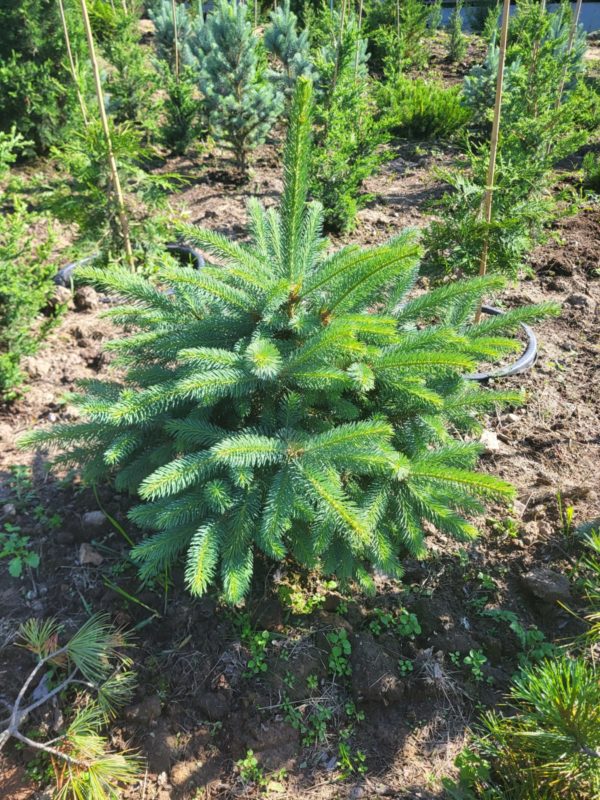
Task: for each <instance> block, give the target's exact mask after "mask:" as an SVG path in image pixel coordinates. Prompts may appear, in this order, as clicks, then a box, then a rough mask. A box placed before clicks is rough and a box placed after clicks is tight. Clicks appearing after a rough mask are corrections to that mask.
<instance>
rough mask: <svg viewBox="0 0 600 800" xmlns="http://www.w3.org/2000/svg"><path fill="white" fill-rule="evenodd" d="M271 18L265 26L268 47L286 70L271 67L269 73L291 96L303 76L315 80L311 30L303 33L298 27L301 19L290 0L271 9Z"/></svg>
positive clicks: (287, 95)
mask: <svg viewBox="0 0 600 800" xmlns="http://www.w3.org/2000/svg"><path fill="white" fill-rule="evenodd" d="M270 18H271V21H270V23H269V25H268V26H267V27H266V29H265V47H266V48H267V50H268V52H269V53H271V55H273V56H274V57H275V58H276V59H277V61H278V62H279V64H281V66H282V67H283V72H279V71H272V72H271V75H270V77H271V80H272V81H273V82H274V83H275V85H276V86H277V87H278V88H279V89H280V90H281V91H282V92H283V93H284V94H285V96H286V98H287V99H290V98H291V97H292V94H293V92H294V87H295V85H296V80H297V79H298V78H299V77H300V76H305V77H307V78H311V79H313V80H314V78H315V77H316V73H315V69H314V66H313V63H312V60H311V57H310V52H309V50H310V48H309V41H308V30H306V29H305V30H303V31H302V33H298V31H297V30H296V23H297V21H298V20H297V17H296V15H295V14H294V12H293V11H291V9H290V0H284V4H283V6H278V7H277V8H275V9H274V10H273V11H271V12H270Z"/></svg>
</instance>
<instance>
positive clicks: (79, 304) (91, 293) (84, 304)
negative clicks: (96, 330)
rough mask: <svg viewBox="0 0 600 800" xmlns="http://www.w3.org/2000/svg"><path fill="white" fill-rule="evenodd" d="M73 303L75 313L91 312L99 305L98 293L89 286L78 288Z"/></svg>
mask: <svg viewBox="0 0 600 800" xmlns="http://www.w3.org/2000/svg"><path fill="white" fill-rule="evenodd" d="M73 302H74V303H75V308H76V309H77V311H93V310H94V309H95V308H98V306H99V305H100V301H99V300H98V293H97V292H96V291H95V290H94V289H92V287H91V286H80V287H79V289H77V291H76V292H75V295H74V297H73Z"/></svg>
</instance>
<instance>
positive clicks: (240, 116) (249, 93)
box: [198, 0, 282, 174]
mask: <svg viewBox="0 0 600 800" xmlns="http://www.w3.org/2000/svg"><path fill="white" fill-rule="evenodd" d="M258 43H259V40H258V39H257V37H256V36H255V34H254V33H253V32H252V23H251V22H250V20H249V19H248V6H247V5H246V4H245V3H242V2H240V0H217V3H216V5H215V8H214V11H213V12H212V13H211V14H209V16H208V18H207V20H206V22H205V23H204V25H203V26H202V28H201V30H200V33H199V36H198V46H199V48H200V50H201V52H202V57H201V67H200V88H201V90H202V93H203V95H204V98H205V100H204V102H205V104H206V108H207V112H208V121H209V125H210V131H211V133H212V135H213V136H214V137H215V139H216V140H217V141H220V142H223V144H224V145H225V146H226V147H229V148H230V149H231V150H232V151H233V155H234V158H235V161H236V165H237V167H238V168H239V170H240V172H241V173H242V174H245V173H246V172H247V169H248V157H249V154H250V152H251V151H252V150H253V149H254V148H255V147H257V146H258V145H259V144H262V143H263V142H264V140H265V138H266V136H267V133H268V131H269V130H270V128H271V126H272V125H273V123H274V122H275V120H276V119H277V117H278V115H279V114H280V113H281V110H282V96H281V94H280V93H279V92H277V91H276V90H275V88H274V87H273V86H272V84H270V83H269V82H268V81H266V80H264V79H263V78H262V76H261V75H259V73H258V70H257V65H258Z"/></svg>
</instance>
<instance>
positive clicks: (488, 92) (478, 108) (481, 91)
mask: <svg viewBox="0 0 600 800" xmlns="http://www.w3.org/2000/svg"><path fill="white" fill-rule="evenodd" d="M499 63H500V48H499V47H498V45H497V44H496V36H495V35H494V36H493V38H492V41H491V42H490V44H489V47H488V50H487V53H486V56H485V60H484V62H483V64H477V65H476V66H474V67H472V69H471V70H470V71H469V73H468V74H467V75H465V78H464V80H463V103H464V105H465V106H466V107H467V108H468V109H469V110H470V111H471V114H472V119H473V122H474V124H475V125H476V126H477V128H479V129H482V130H486V131H489V129H490V128H491V115H492V110H493V107H494V101H495V99H496V84H497V80H498V65H499ZM520 71H521V59H520V58H519V57H518V56H517V57H516V58H515V59H514V60H512V61H511V62H510V63H507V64H506V66H505V68H504V78H503V89H502V95H503V97H504V98H506V97H510V95H511V93H512V91H513V84H514V83H515V82H516V80H518V73H519V72H520Z"/></svg>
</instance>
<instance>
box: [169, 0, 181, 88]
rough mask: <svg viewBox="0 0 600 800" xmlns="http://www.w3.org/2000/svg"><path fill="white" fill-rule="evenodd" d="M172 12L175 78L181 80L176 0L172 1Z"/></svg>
mask: <svg viewBox="0 0 600 800" xmlns="http://www.w3.org/2000/svg"><path fill="white" fill-rule="evenodd" d="M171 12H172V14H173V44H174V48H175V77H176V78H177V79H179V41H178V40H179V31H178V30H177V5H176V4H175V0H171Z"/></svg>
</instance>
